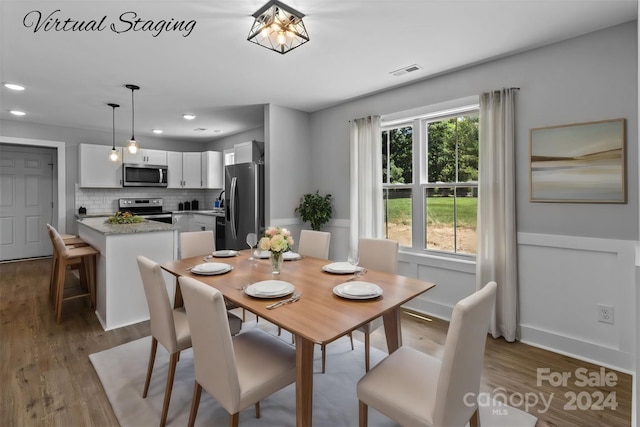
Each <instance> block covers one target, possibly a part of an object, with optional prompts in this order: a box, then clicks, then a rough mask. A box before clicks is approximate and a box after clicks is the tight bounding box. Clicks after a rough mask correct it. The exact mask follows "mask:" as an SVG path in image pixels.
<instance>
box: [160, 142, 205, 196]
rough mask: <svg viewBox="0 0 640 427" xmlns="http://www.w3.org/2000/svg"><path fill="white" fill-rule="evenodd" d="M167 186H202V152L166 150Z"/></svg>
mask: <svg viewBox="0 0 640 427" xmlns="http://www.w3.org/2000/svg"><path fill="white" fill-rule="evenodd" d="M167 164H168V173H169V176H168V177H167V188H202V154H201V153H199V152H198V153H195V152H188V153H180V152H177V151H168V152H167Z"/></svg>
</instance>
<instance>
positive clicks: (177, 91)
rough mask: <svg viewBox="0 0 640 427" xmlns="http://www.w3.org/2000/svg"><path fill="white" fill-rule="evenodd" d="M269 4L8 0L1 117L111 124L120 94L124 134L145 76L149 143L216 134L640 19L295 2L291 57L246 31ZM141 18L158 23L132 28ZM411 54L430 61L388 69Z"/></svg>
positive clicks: (2, 27) (433, 1)
mask: <svg viewBox="0 0 640 427" xmlns="http://www.w3.org/2000/svg"><path fill="white" fill-rule="evenodd" d="M265 2H266V0H233V1H230V0H226V1H221V0H207V1H186V0H182V1H158V0H139V1H121V0H106V1H105V0H82V1H79V0H76V1H65V0H57V1H28V0H19V1H14V0H0V37H1V38H0V80H1V81H2V82H3V83H5V82H13V83H19V84H22V85H23V86H25V87H26V90H24V91H21V92H15V91H10V90H8V89H6V88H5V87H2V88H1V90H0V110H1V112H0V118H2V119H7V120H23V121H27V122H33V123H40V124H47V125H58V126H66V127H73V128H81V129H90V130H100V131H111V127H112V121H111V117H112V111H111V108H110V107H108V106H107V105H106V104H107V103H110V102H113V103H118V104H120V105H121V108H119V109H118V110H116V126H117V128H118V132H119V133H120V132H128V131H129V130H130V129H131V91H130V90H128V89H126V88H125V84H135V85H138V86H140V87H141V89H140V90H138V91H136V92H135V134H136V137H138V139H139V137H140V136H147V135H152V134H151V129H154V128H157V129H162V130H163V131H164V133H163V134H162V136H161V137H162V138H170V139H179V140H185V141H202V142H207V141H211V140H214V139H215V138H218V137H221V136H225V135H230V134H233V133H237V132H240V131H243V130H248V129H253V128H256V127H259V126H262V121H263V108H262V106H263V105H264V104H267V103H272V104H276V105H281V106H286V107H290V108H294V109H298V110H301V111H306V112H313V111H317V110H320V109H323V108H326V107H330V106H332V105H336V104H339V103H341V102H343V101H345V100H348V99H353V98H357V97H360V96H363V95H365V94H368V93H372V92H377V91H381V90H384V89H387V88H391V87H395V86H399V85H405V84H407V83H409V82H413V81H417V80H421V79H425V78H429V77H431V76H434V75H438V74H441V73H445V72H447V71H451V70H455V69H460V68H463V67H466V66H469V65H472V64H477V63H481V62H483V61H487V60H491V59H495V58H499V57H502V56H506V55H510V54H513V53H517V52H521V51H524V50H528V49H532V48H536V47H539V46H543V45H546V44H549V43H554V42H557V41H560V40H563V39H567V38H570V37H575V36H578V35H581V34H585V33H588V32H592V31H595V30H598V29H602V28H605V27H609V26H612V25H617V24H620V23H624V22H627V21H631V20H635V19H636V18H637V7H638V2H637V0H589V1H580V0H554V1H550V0H547V1H540V0H448V1H445V0H285V1H284V3H286V4H288V5H289V6H291V7H293V8H295V9H297V10H299V11H301V12H302V13H304V14H305V15H306V16H305V18H304V21H305V25H306V28H307V31H308V33H309V36H310V38H311V41H310V42H309V43H307V44H305V45H302V46H301V47H299V48H297V49H295V50H293V51H291V52H289V53H287V54H285V55H281V54H278V53H276V52H273V51H270V50H268V49H265V48H263V47H260V46H257V45H255V44H253V43H249V42H248V41H247V40H246V39H247V35H248V33H249V29H250V27H251V24H252V23H253V18H252V17H251V14H252V13H254V12H255V11H256V10H257V9H259V8H260V7H261V6H262V5H263V4H264V3H265ZM39 15H40V16H41V18H40V19H41V21H40V22H41V24H42V25H41V26H39V27H37V20H38V16H39ZM48 17H49V19H48ZM134 17H135V18H139V19H141V20H143V21H153V22H147V23H146V24H144V23H143V22H141V23H140V24H138V25H139V26H140V25H143V24H144V25H146V29H141V30H139V31H134V29H133V28H130V26H131V25H132V23H133V21H134V19H135V18H134ZM54 18H58V19H59V20H60V21H65V20H67V19H71V20H74V21H90V20H95V21H96V23H95V27H97V28H99V29H97V30H95V31H87V30H85V31H56V30H55V29H51V28H50V29H49V30H47V25H46V24H47V23H49V24H50V23H51V22H52V20H53V19H54ZM103 19H104V20H103ZM162 20H164V21H168V22H169V23H174V22H176V21H182V20H184V21H185V23H188V22H189V21H195V25H193V28H192V30H191V32H190V33H189V34H188V35H186V30H185V31H161V32H160V33H159V34H158V31H157V30H154V29H153V27H154V26H155V27H156V28H159V24H161V22H162ZM98 24H100V26H98ZM111 24H113V25H114V28H113V29H111V28H110V25H111ZM192 24H193V23H192ZM68 25H69V26H70V25H71V23H70V24H68ZM185 35H186V36H185ZM612 48H614V47H612ZM412 64H418V65H419V66H420V67H422V68H421V69H420V70H418V71H415V72H412V73H408V74H405V75H403V76H399V77H396V76H393V75H391V74H390V73H391V72H392V71H395V70H398V69H401V68H403V67H406V66H409V65H412ZM12 109H19V110H23V111H25V112H26V113H27V115H26V116H23V117H20V118H17V117H15V116H13V115H11V114H10V113H9V110H12ZM183 113H192V114H195V115H196V116H197V117H196V119H195V120H192V121H187V120H185V119H183V118H182V114H183ZM196 128H200V129H204V130H199V131H195V130H194V129H196ZM216 130H218V131H222V132H220V133H215V131H216Z"/></svg>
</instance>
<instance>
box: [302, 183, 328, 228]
mask: <svg viewBox="0 0 640 427" xmlns="http://www.w3.org/2000/svg"><path fill="white" fill-rule="evenodd" d="M295 212H296V213H297V214H298V215H300V218H301V219H302V221H303V222H309V223H310V224H311V228H312V229H313V230H315V231H320V229H321V228H322V226H323V225H324V224H326V223H328V222H329V220H330V219H331V214H332V208H331V194H326V195H324V196H321V195H320V194H319V190H316V192H315V193H309V194H304V195H303V196H302V198H301V199H300V204H299V205H298V207H297V208H296V209H295Z"/></svg>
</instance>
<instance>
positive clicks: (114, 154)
mask: <svg viewBox="0 0 640 427" xmlns="http://www.w3.org/2000/svg"><path fill="white" fill-rule="evenodd" d="M107 105H108V106H109V107H111V108H112V109H113V121H112V123H113V135H112V140H113V148H112V149H111V154H110V155H109V158H110V159H111V161H112V162H117V161H118V157H120V156H119V155H118V150H116V108H118V107H119V105H118V104H107Z"/></svg>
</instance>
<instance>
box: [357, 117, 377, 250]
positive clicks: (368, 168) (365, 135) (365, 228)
mask: <svg viewBox="0 0 640 427" xmlns="http://www.w3.org/2000/svg"><path fill="white" fill-rule="evenodd" d="M350 154H351V161H350V166H351V185H350V195H351V196H350V198H351V206H350V213H351V234H350V245H351V248H352V249H355V248H357V247H358V239H359V238H360V237H376V238H377V237H382V236H383V233H382V227H383V222H384V217H383V208H382V135H381V133H380V116H370V117H365V118H362V119H356V120H352V121H351V144H350Z"/></svg>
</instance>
